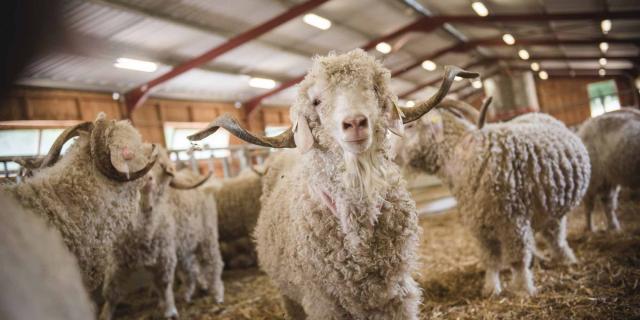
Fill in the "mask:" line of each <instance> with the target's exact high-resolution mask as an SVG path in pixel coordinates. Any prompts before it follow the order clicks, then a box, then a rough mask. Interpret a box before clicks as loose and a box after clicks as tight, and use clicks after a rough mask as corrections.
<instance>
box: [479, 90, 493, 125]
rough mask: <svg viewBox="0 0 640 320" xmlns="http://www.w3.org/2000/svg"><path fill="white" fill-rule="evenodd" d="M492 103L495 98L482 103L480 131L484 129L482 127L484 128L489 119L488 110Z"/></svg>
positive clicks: (489, 98)
mask: <svg viewBox="0 0 640 320" xmlns="http://www.w3.org/2000/svg"><path fill="white" fill-rule="evenodd" d="M491 101H493V97H486V98H485V99H484V101H482V108H480V116H479V117H478V129H482V127H484V123H485V121H486V119H487V110H489V105H491Z"/></svg>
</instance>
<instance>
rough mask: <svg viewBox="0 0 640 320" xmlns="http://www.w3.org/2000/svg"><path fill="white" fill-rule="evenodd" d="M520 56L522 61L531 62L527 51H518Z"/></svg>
mask: <svg viewBox="0 0 640 320" xmlns="http://www.w3.org/2000/svg"><path fill="white" fill-rule="evenodd" d="M518 56H519V57H520V59H522V60H529V52H528V51H527V50H525V49H520V51H518Z"/></svg>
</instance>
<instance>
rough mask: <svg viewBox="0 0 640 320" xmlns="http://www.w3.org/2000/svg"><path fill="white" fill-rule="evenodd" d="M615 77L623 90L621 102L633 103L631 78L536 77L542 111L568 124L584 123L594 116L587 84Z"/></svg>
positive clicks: (625, 103) (621, 91) (625, 104)
mask: <svg viewBox="0 0 640 320" xmlns="http://www.w3.org/2000/svg"><path fill="white" fill-rule="evenodd" d="M611 79H613V80H615V81H616V85H617V87H618V92H619V93H620V95H619V96H620V104H621V105H623V106H632V105H634V104H635V103H634V97H633V93H632V91H633V90H632V89H631V87H630V83H629V81H628V80H626V79H624V78H619V77H576V78H572V77H551V78H550V79H548V80H540V79H537V80H536V91H537V93H538V102H539V103H540V111H541V112H546V113H549V114H551V115H552V116H554V117H556V118H558V120H561V121H563V122H564V123H565V124H567V125H568V126H573V125H577V124H580V123H582V122H583V121H584V120H586V119H588V118H589V117H590V116H591V111H590V107H589V93H588V92H587V85H588V84H590V83H594V82H600V81H605V80H611Z"/></svg>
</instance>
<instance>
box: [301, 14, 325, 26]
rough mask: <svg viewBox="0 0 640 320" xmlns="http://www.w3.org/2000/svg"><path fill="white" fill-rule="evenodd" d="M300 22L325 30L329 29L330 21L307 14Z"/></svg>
mask: <svg viewBox="0 0 640 320" xmlns="http://www.w3.org/2000/svg"><path fill="white" fill-rule="evenodd" d="M302 21H304V22H305V23H306V24H308V25H310V26H313V27H316V28H318V29H320V30H327V29H329V28H331V20H329V19H325V18H323V17H321V16H319V15H317V14H313V13H308V14H305V15H304V17H302Z"/></svg>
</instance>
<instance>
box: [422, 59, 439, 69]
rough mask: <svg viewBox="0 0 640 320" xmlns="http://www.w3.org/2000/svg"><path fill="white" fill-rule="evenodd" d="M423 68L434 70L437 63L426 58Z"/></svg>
mask: <svg viewBox="0 0 640 320" xmlns="http://www.w3.org/2000/svg"><path fill="white" fill-rule="evenodd" d="M422 68H424V69H425V70H427V71H433V70H435V69H436V68H437V66H436V63H435V62H433V61H431V60H425V61H423V62H422Z"/></svg>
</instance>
